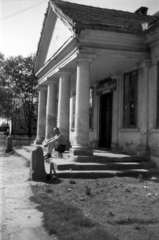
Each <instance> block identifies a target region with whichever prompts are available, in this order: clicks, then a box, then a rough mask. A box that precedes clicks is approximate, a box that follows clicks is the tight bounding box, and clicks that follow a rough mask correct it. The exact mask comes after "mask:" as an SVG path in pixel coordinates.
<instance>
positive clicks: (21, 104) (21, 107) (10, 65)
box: [1, 55, 37, 137]
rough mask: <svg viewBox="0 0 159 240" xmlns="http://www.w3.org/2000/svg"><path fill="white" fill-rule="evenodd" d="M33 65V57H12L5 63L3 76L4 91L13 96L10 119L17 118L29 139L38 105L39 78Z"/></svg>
mask: <svg viewBox="0 0 159 240" xmlns="http://www.w3.org/2000/svg"><path fill="white" fill-rule="evenodd" d="M33 63H34V56H33V55H30V56H28V57H22V56H17V57H10V58H8V59H6V60H5V61H4V64H3V76H2V77H1V84H3V89H5V90H6V89H7V91H9V92H10V94H11V95H12V104H11V105H12V113H11V115H10V117H12V120H13V116H16V119H14V121H15V120H16V121H19V123H20V125H21V128H23V129H24V130H25V131H26V134H27V135H28V136H29V137H31V135H32V132H31V129H32V121H33V118H35V109H36V103H37V90H36V86H37V78H36V77H35V75H34V72H33ZM9 99H10V98H9ZM3 100H4V98H3ZM3 102H4V101H3ZM1 107H2V106H1ZM6 117H7V116H6ZM17 118H18V119H17ZM22 118H24V120H25V124H23V123H22V122H23V121H22Z"/></svg>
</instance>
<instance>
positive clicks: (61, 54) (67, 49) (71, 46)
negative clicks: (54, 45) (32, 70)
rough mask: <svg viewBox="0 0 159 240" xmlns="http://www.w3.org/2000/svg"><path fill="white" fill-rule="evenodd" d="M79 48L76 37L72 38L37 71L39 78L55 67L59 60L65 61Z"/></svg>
mask: <svg viewBox="0 0 159 240" xmlns="http://www.w3.org/2000/svg"><path fill="white" fill-rule="evenodd" d="M77 49H78V42H77V39H75V38H72V37H71V38H70V39H69V41H67V42H66V43H65V44H64V45H63V46H62V47H61V48H60V49H59V50H58V51H57V52H56V53H55V54H54V55H53V57H52V58H51V59H50V60H49V61H48V62H46V63H45V65H44V66H43V67H42V68H41V69H40V70H39V71H38V72H37V73H36V76H37V77H38V78H42V77H44V75H45V74H46V73H48V72H49V71H50V69H51V70H52V69H55V68H56V66H57V65H58V63H59V62H61V61H64V59H65V58H66V56H68V55H70V54H71V53H72V51H73V52H74V51H76V50H77Z"/></svg>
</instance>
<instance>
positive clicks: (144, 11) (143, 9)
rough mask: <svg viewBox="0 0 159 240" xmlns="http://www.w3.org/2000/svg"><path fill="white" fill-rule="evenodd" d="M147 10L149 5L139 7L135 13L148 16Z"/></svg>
mask: <svg viewBox="0 0 159 240" xmlns="http://www.w3.org/2000/svg"><path fill="white" fill-rule="evenodd" d="M147 10H148V8H147V7H140V8H139V9H137V10H136V11H135V13H136V14H140V15H144V16H146V15H147Z"/></svg>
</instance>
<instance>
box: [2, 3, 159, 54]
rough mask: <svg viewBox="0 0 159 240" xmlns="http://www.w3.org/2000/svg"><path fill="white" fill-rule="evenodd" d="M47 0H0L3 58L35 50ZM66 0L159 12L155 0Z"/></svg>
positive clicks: (107, 6) (124, 9)
mask: <svg viewBox="0 0 159 240" xmlns="http://www.w3.org/2000/svg"><path fill="white" fill-rule="evenodd" d="M48 1H49V0H0V52H2V53H3V54H4V55H5V57H7V58H8V57H10V56H17V55H22V56H24V57H26V56H28V55H29V54H30V53H36V51H37V45H38V42H39V39H40V33H41V29H42V23H43V20H44V14H45V12H46V9H47V6H48ZM63 1H65V0H63ZM67 1H69V2H75V3H79V4H85V5H92V6H98V7H102V8H109V9H116V10H123V11H129V12H134V11H135V10H137V9H138V8H139V7H141V6H146V7H148V8H149V10H148V14H149V15H152V14H154V13H156V12H157V11H159V0H67Z"/></svg>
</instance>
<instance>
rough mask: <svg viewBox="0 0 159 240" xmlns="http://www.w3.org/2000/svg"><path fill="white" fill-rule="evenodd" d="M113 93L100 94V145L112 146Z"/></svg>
mask: <svg viewBox="0 0 159 240" xmlns="http://www.w3.org/2000/svg"><path fill="white" fill-rule="evenodd" d="M112 100H113V93H108V94H105V95H101V96H100V123H99V147H102V148H110V147H111V138H112Z"/></svg>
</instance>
